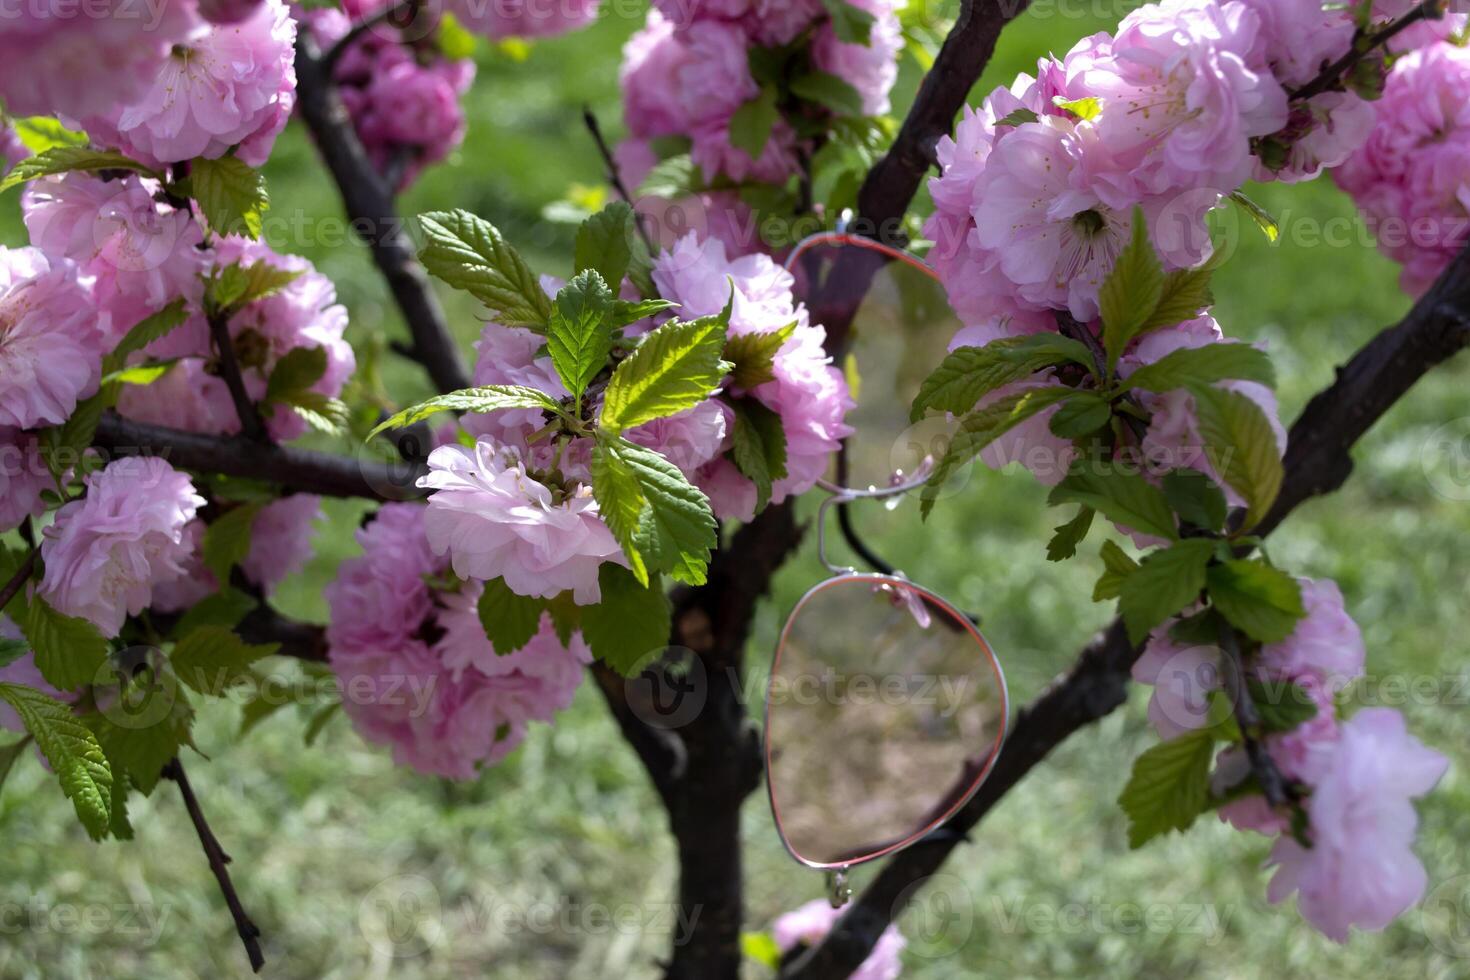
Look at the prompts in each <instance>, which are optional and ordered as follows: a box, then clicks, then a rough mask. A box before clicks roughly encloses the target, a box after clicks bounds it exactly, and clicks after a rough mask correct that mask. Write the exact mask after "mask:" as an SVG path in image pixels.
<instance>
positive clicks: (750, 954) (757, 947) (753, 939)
mask: <svg viewBox="0 0 1470 980" xmlns="http://www.w3.org/2000/svg"><path fill="white" fill-rule="evenodd" d="M740 953H741V955H742V956H744V957H745V958H746V959H748V960H754V961H755V962H757V963H759V964H760V965H761V966H764V967H766V968H767V969H769V970H771V971H772V972H775V971H777V970H780V969H781V947H780V946H777V945H776V938H775V937H774V936H772V935H771V934H770V933H769V932H742V933H741V934H740Z"/></svg>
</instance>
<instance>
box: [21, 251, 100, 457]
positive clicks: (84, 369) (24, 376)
mask: <svg viewBox="0 0 1470 980" xmlns="http://www.w3.org/2000/svg"><path fill="white" fill-rule="evenodd" d="M107 328H108V320H107V318H106V316H99V315H98V313H97V311H96V310H95V309H94V308H93V305H92V296H91V282H90V281H88V280H85V279H83V278H81V277H79V276H78V270H77V267H76V265H75V264H74V263H73V262H71V261H70V260H69V259H65V258H60V257H58V258H55V259H49V258H47V257H46V256H45V255H44V254H42V253H41V251H40V250H39V249H34V248H0V425H8V426H14V427H16V428H20V429H31V428H36V427H38V426H44V425H57V424H60V423H62V422H65V421H66V420H67V418H68V417H69V416H70V415H71V413H72V411H73V410H74V409H75V408H76V406H77V402H78V401H79V400H81V399H83V398H86V397H87V396H89V395H91V394H92V393H93V392H94V391H96V390H97V383H98V380H99V379H100V377H101V372H102V354H103V339H104V337H105V335H106V333H107Z"/></svg>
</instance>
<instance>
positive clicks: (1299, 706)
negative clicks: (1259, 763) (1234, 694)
mask: <svg viewBox="0 0 1470 980" xmlns="http://www.w3.org/2000/svg"><path fill="white" fill-rule="evenodd" d="M1245 686H1246V694H1247V695H1248V696H1249V697H1250V699H1251V701H1252V703H1254V704H1255V706H1256V717H1258V718H1260V719H1261V727H1262V728H1263V729H1265V730H1266V731H1267V732H1289V731H1291V730H1292V729H1293V728H1296V727H1298V726H1300V725H1304V724H1306V723H1307V722H1309V721H1311V720H1312V719H1313V718H1315V717H1317V702H1316V701H1314V700H1312V696H1311V695H1310V694H1308V693H1307V690H1306V688H1304V687H1302V686H1301V685H1300V684H1297V683H1296V682H1294V681H1282V680H1270V681H1264V680H1260V679H1258V678H1255V677H1251V678H1247V679H1246V682H1245Z"/></svg>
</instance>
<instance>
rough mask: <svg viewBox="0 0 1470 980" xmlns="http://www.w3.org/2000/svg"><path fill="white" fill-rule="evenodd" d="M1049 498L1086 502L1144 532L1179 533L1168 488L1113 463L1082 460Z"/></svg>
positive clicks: (1051, 500) (1059, 501) (1054, 502)
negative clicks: (1167, 492)
mask: <svg viewBox="0 0 1470 980" xmlns="http://www.w3.org/2000/svg"><path fill="white" fill-rule="evenodd" d="M1047 502H1048V503H1049V504H1051V505H1052V506H1053V507H1055V506H1057V505H1058V504H1085V505H1087V506H1088V507H1092V508H1095V509H1096V510H1097V512H1098V513H1100V514H1102V515H1103V516H1104V517H1106V518H1107V519H1108V520H1110V521H1112V522H1113V523H1115V524H1122V525H1125V526H1127V527H1130V528H1132V529H1133V530H1135V531H1141V532H1143V533H1144V534H1152V535H1156V536H1157V537H1161V538H1167V539H1169V540H1173V539H1174V538H1177V537H1178V536H1179V532H1178V530H1177V529H1176V528H1175V526H1174V512H1173V511H1172V510H1170V509H1169V502H1168V500H1166V499H1165V498H1164V492H1163V491H1162V490H1160V489H1159V488H1157V487H1155V486H1154V485H1153V484H1151V483H1149V482H1148V481H1147V480H1145V479H1144V478H1143V477H1142V476H1140V475H1139V474H1138V473H1136V472H1133V471H1132V470H1130V469H1127V468H1124V467H1120V466H1117V465H1115V464H1112V463H1104V462H1101V461H1098V460H1082V461H1079V462H1078V463H1076V464H1074V466H1073V467H1072V471H1071V472H1070V473H1068V474H1067V476H1066V477H1065V478H1064V479H1063V480H1062V482H1061V483H1058V484H1057V485H1056V486H1055V487H1053V488H1052V491H1051V496H1050V497H1049V498H1048V499H1047Z"/></svg>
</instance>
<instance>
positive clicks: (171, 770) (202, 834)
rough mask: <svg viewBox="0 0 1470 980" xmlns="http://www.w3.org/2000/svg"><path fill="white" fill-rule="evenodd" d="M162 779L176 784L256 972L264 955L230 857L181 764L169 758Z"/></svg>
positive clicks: (256, 929) (263, 960)
mask: <svg viewBox="0 0 1470 980" xmlns="http://www.w3.org/2000/svg"><path fill="white" fill-rule="evenodd" d="M163 778H165V779H171V780H173V781H174V782H175V783H177V784H178V787H179V795H180V796H182V797H183V798H184V808H185V809H186V810H188V811H189V820H190V821H192V822H193V824H194V832H195V833H197V834H198V835H199V843H200V845H202V846H203V848H204V856H205V857H206V858H207V859H208V860H209V870H210V871H213V872H214V879H215V881H218V882H219V890H220V892H221V893H222V894H223V895H224V897H225V904H226V905H228V906H229V907H230V915H231V916H232V917H233V918H234V920H235V931H236V932H238V933H239V934H240V942H242V943H244V944H245V954H246V955H247V956H249V957H250V969H251V970H252V971H254V972H255V973H259V972H260V970H261V967H263V966H265V953H263V952H261V949H260V929H259V928H258V927H257V926H256V925H255V923H254V922H252V921H251V920H250V916H249V915H248V914H246V912H245V906H244V905H242V904H241V902H240V896H239V894H238V893H237V892H236V891H235V883H234V882H233V881H231V880H230V872H229V868H228V865H229V863H230V856H229V855H228V854H226V853H225V849H224V848H223V847H221V846H220V843H219V838H217V837H215V836H214V831H213V830H210V828H209V821H208V820H206V819H205V818H204V811H203V810H202V809H200V806H199V800H198V798H197V797H195V796H194V787H192V786H190V785H189V777H188V776H187V775H186V774H185V773H184V765H183V763H181V762H179V760H178V759H177V758H175V759H173V760H172V761H171V762H169V763H168V765H166V766H164V767H163Z"/></svg>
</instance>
